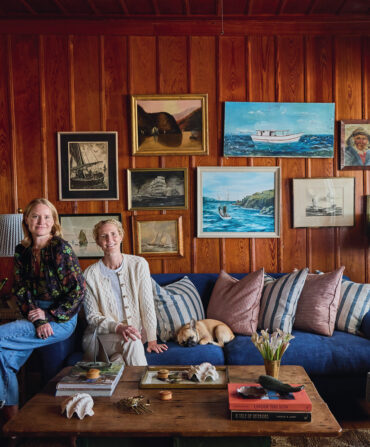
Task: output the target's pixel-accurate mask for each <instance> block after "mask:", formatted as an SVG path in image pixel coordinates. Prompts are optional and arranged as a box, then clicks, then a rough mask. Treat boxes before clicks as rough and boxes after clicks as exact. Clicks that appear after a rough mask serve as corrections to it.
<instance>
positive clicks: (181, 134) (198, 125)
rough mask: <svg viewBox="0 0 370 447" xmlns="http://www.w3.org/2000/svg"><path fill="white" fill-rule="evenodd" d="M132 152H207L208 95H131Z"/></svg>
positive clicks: (180, 153)
mask: <svg viewBox="0 0 370 447" xmlns="http://www.w3.org/2000/svg"><path fill="white" fill-rule="evenodd" d="M131 116H132V120H131V121H132V122H131V124H132V153H133V155H206V154H208V95H207V94H183V95H132V96H131Z"/></svg>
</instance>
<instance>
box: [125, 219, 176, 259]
mask: <svg viewBox="0 0 370 447" xmlns="http://www.w3.org/2000/svg"><path fill="white" fill-rule="evenodd" d="M132 228H133V238H134V254H135V255H138V256H144V257H145V258H169V257H170V258H171V257H182V256H184V235H183V226H182V216H179V215H170V214H163V215H162V214H161V215H150V216H148V215H142V216H137V215H134V216H132Z"/></svg>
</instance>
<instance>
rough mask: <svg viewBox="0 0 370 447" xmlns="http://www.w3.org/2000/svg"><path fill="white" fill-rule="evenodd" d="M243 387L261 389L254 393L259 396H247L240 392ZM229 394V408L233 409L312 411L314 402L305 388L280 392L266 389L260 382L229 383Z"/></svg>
mask: <svg viewBox="0 0 370 447" xmlns="http://www.w3.org/2000/svg"><path fill="white" fill-rule="evenodd" d="M292 386H296V385H292ZM241 387H251V388H253V391H259V392H258V393H253V394H259V396H258V397H253V398H245V397H243V396H242V395H241V394H240V393H238V389H239V388H241ZM228 395H229V409H230V410H232V411H267V412H269V411H283V412H284V411H304V412H310V411H312V403H311V400H310V398H309V397H308V394H307V393H306V391H305V390H301V391H298V392H296V393H286V394H279V393H278V392H276V391H271V390H266V389H264V388H263V387H262V386H261V385H259V384H258V383H229V384H228Z"/></svg>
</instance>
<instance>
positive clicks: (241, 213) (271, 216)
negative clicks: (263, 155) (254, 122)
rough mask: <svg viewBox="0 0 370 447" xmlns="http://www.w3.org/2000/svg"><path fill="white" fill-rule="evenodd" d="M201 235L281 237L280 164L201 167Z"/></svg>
mask: <svg viewBox="0 0 370 447" xmlns="http://www.w3.org/2000/svg"><path fill="white" fill-rule="evenodd" d="M197 199H198V237H230V238H231V237H279V236H280V228H279V227H280V207H279V204H280V168H279V167H201V168H198V197H197Z"/></svg>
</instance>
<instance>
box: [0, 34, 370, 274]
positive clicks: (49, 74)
mask: <svg viewBox="0 0 370 447" xmlns="http://www.w3.org/2000/svg"><path fill="white" fill-rule="evenodd" d="M245 29H246V31H245V33H244V34H243V33H239V34H238V33H236V34H234V35H230V36H228V35H224V36H220V35H211V34H210V35H201V36H199V35H190V34H185V35H167V36H165V35H157V36H155V35H145V36H140V35H126V34H125V33H122V35H119V33H118V32H117V29H115V34H114V35H113V34H110V33H109V31H107V33H105V34H100V35H96V34H95V35H94V34H93V33H92V34H91V35H89V34H86V35H80V34H77V33H76V34H66V33H65V34H63V33H60V34H58V35H53V34H50V31H49V33H45V34H42V29H41V30H40V31H39V33H40V34H37V33H35V34H32V33H31V34H27V35H26V34H24V35H23V34H22V29H20V30H19V32H17V33H9V34H2V35H0V188H1V201H0V213H8V212H14V211H15V210H16V209H17V208H19V207H20V208H22V207H24V206H25V205H26V204H27V203H28V202H29V200H31V199H32V198H34V197H38V196H45V197H48V198H49V200H51V201H52V202H53V203H54V204H55V205H56V207H57V209H58V211H59V212H61V213H110V212H120V213H122V221H123V223H124V227H125V230H126V237H125V241H124V251H125V252H127V253H132V229H131V215H132V214H134V212H131V211H127V191H126V169H127V168H142V167H152V168H156V167H168V168H170V167H188V168H189V186H190V188H189V209H188V210H185V211H178V213H179V214H181V215H182V216H183V223H184V248H185V255H184V257H183V258H177V259H171V260H164V261H163V260H151V261H150V268H151V271H152V272H153V273H160V272H218V271H219V270H220V269H221V268H223V269H225V270H226V271H228V272H249V271H253V270H255V269H258V268H259V267H262V266H263V267H265V270H266V271H270V272H277V271H285V272H288V271H291V270H292V269H293V268H295V267H297V268H300V267H304V266H309V267H310V269H311V270H315V269H320V270H323V271H329V270H332V269H334V268H335V267H338V266H340V265H345V266H346V271H345V273H346V274H348V275H349V276H350V277H351V278H353V279H354V280H356V281H362V282H364V281H368V279H369V274H370V257H369V250H368V248H367V246H368V239H367V237H366V234H365V195H366V194H370V181H369V180H370V178H369V172H370V171H340V170H339V169H338V132H337V133H336V141H335V157H334V159H294V158H290V159H285V158H224V157H223V156H222V154H223V140H222V139H223V119H224V102H225V101H284V102H302V101H307V102H335V103H336V128H337V131H338V120H341V119H369V112H370V104H369V98H370V38H369V36H368V35H355V36H351V35H345V34H342V33H341V32H340V31H338V32H337V33H335V34H331V35H328V34H326V33H323V34H320V33H317V32H316V33H311V34H307V35H305V34H303V33H301V32H299V33H297V34H294V33H289V34H271V33H269V34H265V35H263V34H248V31H247V30H248V28H247V27H246V28H245ZM169 34H171V33H169ZM149 93H151V94H153V93H163V94H164V93H208V97H209V146H210V151H209V155H207V156H163V157H154V156H149V157H133V156H131V139H130V108H129V95H130V94H149ZM99 130H101V131H105V130H114V131H118V154H119V194H120V200H119V201H89V202H85V201H81V202H80V201H71V202H64V201H63V202H60V201H58V187H57V148H56V141H57V138H56V133H57V132H58V131H99ZM197 166H280V167H281V171H282V232H281V237H280V238H279V239H211V238H209V239H203V238H199V239H198V238H196V167H197ZM327 176H328V177H331V176H348V177H355V178H356V225H355V227H353V228H348V227H343V228H318V229H311V228H310V229H293V228H292V185H291V183H292V182H291V180H292V178H295V177H307V178H308V177H327ZM164 212H165V211H164ZM136 213H137V214H158V213H160V212H159V211H156V212H152V211H145V212H144V211H137V212H136ZM162 213H163V211H162ZM91 262H93V261H89V260H82V261H81V264H82V266H83V267H86V266H87V265H88V264H90V263H91ZM11 269H12V260H11V259H9V258H1V259H0V271H1V274H2V275H3V274H4V273H5V274H6V275H11Z"/></svg>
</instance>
